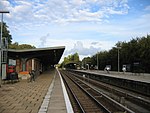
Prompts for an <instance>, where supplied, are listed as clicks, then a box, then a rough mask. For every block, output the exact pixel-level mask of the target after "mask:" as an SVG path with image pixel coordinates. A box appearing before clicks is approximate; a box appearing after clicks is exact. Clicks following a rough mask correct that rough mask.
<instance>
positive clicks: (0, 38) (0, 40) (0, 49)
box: [0, 11, 9, 87]
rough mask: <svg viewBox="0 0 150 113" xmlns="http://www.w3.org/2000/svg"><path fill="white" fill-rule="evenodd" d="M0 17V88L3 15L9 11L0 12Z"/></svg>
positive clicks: (0, 77)
mask: <svg viewBox="0 0 150 113" xmlns="http://www.w3.org/2000/svg"><path fill="white" fill-rule="evenodd" d="M0 13H1V14H2V16H1V32H0V33H1V35H0V87H1V84H2V57H3V48H2V38H3V14H4V13H9V11H0Z"/></svg>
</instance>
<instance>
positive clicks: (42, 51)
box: [8, 46, 65, 66]
mask: <svg viewBox="0 0 150 113" xmlns="http://www.w3.org/2000/svg"><path fill="white" fill-rule="evenodd" d="M64 50H65V46H58V47H48V48H36V49H23V50H14V49H8V58H9V59H22V58H23V59H32V58H37V59H39V60H40V62H41V63H42V64H43V65H47V66H48V65H54V64H58V62H59V60H60V58H61V56H62V54H63V52H64Z"/></svg>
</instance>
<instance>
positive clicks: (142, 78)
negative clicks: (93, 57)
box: [79, 70, 150, 83]
mask: <svg viewBox="0 0 150 113" xmlns="http://www.w3.org/2000/svg"><path fill="white" fill-rule="evenodd" d="M79 71H80V72H87V73H91V74H97V75H98V74H99V75H103V76H108V77H115V78H121V79H127V80H133V81H139V82H145V83H150V74H146V73H130V72H125V73H123V72H115V71H110V72H109V73H107V72H106V71H101V70H79Z"/></svg>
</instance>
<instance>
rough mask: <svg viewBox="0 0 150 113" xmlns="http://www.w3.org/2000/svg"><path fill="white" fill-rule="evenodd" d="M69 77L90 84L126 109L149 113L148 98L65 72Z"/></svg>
mask: <svg viewBox="0 0 150 113" xmlns="http://www.w3.org/2000/svg"><path fill="white" fill-rule="evenodd" d="M67 73H68V74H69V75H74V76H76V77H78V78H80V79H82V80H83V81H84V82H86V83H87V84H90V86H92V87H93V88H94V89H97V90H98V91H100V92H102V93H104V94H106V95H107V96H108V97H110V98H112V99H113V100H115V101H117V102H118V103H120V104H122V105H123V106H126V107H128V108H129V109H131V110H132V111H134V112H136V113H149V112H150V100H149V98H144V97H142V96H141V95H138V94H135V93H131V92H129V91H126V90H123V89H121V88H117V87H114V86H111V85H108V84H105V83H101V82H98V81H95V80H91V79H89V78H88V76H86V77H83V76H81V75H78V74H75V73H72V72H67Z"/></svg>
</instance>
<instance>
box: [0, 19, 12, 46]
mask: <svg viewBox="0 0 150 113" xmlns="http://www.w3.org/2000/svg"><path fill="white" fill-rule="evenodd" d="M0 26H1V22H0ZM2 30H3V36H2V40H3V42H4V40H5V38H6V39H7V40H8V44H11V43H12V36H11V35H10V31H9V30H8V26H7V25H6V23H5V22H4V23H3V29H2ZM0 31H1V27H0Z"/></svg>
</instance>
